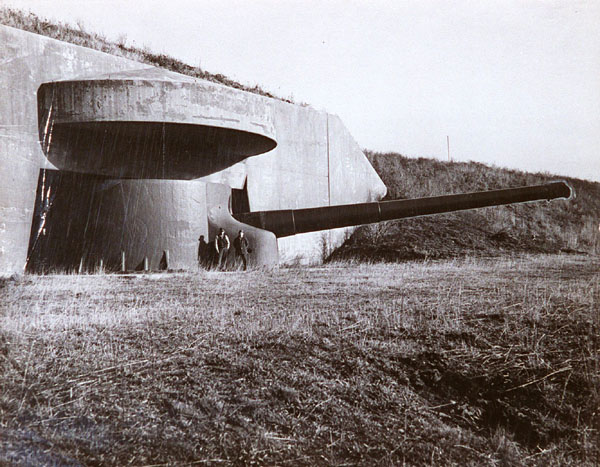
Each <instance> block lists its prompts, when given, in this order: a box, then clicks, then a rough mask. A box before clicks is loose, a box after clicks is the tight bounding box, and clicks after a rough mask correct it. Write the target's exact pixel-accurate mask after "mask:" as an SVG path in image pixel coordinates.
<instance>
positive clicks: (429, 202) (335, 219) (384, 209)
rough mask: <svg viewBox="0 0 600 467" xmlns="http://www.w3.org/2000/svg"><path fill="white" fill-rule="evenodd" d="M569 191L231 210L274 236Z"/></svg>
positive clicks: (548, 188) (562, 187)
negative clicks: (265, 209) (244, 210)
mask: <svg viewBox="0 0 600 467" xmlns="http://www.w3.org/2000/svg"><path fill="white" fill-rule="evenodd" d="M572 194H573V191H572V189H571V187H570V186H569V184H567V183H566V182H562V181H560V182H552V183H547V184H545V185H536V186H526V187H520V188H508V189H504V190H492V191H479V192H474V193H463V194H457V195H445V196H432V197H428V198H415V199H401V200H394V201H380V202H374V203H361V204H341V205H337V206H325V207H319V208H307V209H284V210H277V211H256V212H247V213H240V214H235V215H234V217H235V218H236V219H237V220H238V221H240V222H243V223H244V224H248V225H252V226H254V227H258V228H260V229H264V230H269V231H271V232H273V233H274V234H275V236H276V237H288V236H290V235H296V234H299V233H303V232H315V231H318V230H327V229H335V228H338V227H349V226H353V225H361V224H371V223H374V222H381V221H387V220H392V219H403V218H408V217H418V216H428V215H431V214H441V213H445V212H452V211H462V210H465V209H476V208H484V207H488V206H500V205H504V204H513V203H525V202H528V201H538V200H544V199H545V200H548V201H549V200H552V199H556V198H570V197H571V196H572Z"/></svg>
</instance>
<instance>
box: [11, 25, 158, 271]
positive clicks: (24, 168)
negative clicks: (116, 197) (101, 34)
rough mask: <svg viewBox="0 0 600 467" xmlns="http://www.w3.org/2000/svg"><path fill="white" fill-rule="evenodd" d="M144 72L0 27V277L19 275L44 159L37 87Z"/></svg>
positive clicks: (120, 60) (123, 61)
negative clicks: (117, 72)
mask: <svg viewBox="0 0 600 467" xmlns="http://www.w3.org/2000/svg"><path fill="white" fill-rule="evenodd" d="M142 67H147V65H142V64H140V63H137V62H133V61H131V60H126V59H123V58H119V57H114V56H111V55H107V54H104V53H101V52H97V51H95V50H90V49H86V48H83V47H77V46H73V45H70V44H65V43H64V42H60V41H56V40H53V39H48V38H46V37H43V36H39V35H37V34H32V33H28V32H24V31H21V30H19V29H14V28H10V27H8V26H3V25H0V274H2V273H12V272H23V269H24V267H25V261H26V258H27V245H28V242H29V233H30V230H31V222H32V214H33V208H34V201H35V193H36V187H37V181H38V175H39V169H40V168H42V167H45V168H53V166H52V164H50V162H48V160H47V159H46V158H45V157H44V154H43V152H42V149H41V146H40V143H39V136H38V115H37V96H36V92H37V89H38V87H39V86H40V85H41V84H42V83H44V82H47V81H52V80H59V79H72V78H75V77H78V76H85V75H92V74H102V73H109V72H113V71H119V70H127V69H139V68H142Z"/></svg>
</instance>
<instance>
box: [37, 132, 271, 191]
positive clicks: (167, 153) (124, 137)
mask: <svg viewBox="0 0 600 467" xmlns="http://www.w3.org/2000/svg"><path fill="white" fill-rule="evenodd" d="M48 139H49V138H46V141H45V142H44V141H43V142H42V147H43V149H44V150H45V151H44V152H45V154H46V157H47V158H48V159H49V160H50V162H52V163H53V164H54V165H55V166H56V167H58V168H59V169H64V170H72V171H76V172H85V173H90V174H96V175H105V176H111V177H120V178H155V179H156V178H158V179H183V180H186V179H194V178H198V177H203V176H205V175H209V174H211V173H214V172H218V171H220V170H223V169H225V168H227V167H230V166H232V165H234V164H236V163H237V162H240V161H242V160H244V159H246V158H247V157H250V156H254V155H257V154H262V153H264V152H267V151H270V150H271V149H273V148H274V147H275V146H276V145H277V143H276V142H275V141H274V140H273V139H271V138H269V137H266V136H263V135H260V134H256V133H251V132H247V131H241V130H237V129H231V128H221V127H214V126H207V125H193V124H182V123H164V122H71V123H56V124H54V125H53V126H52V136H51V140H50V141H48Z"/></svg>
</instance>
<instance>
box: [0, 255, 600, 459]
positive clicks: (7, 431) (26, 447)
mask: <svg viewBox="0 0 600 467" xmlns="http://www.w3.org/2000/svg"><path fill="white" fill-rule="evenodd" d="M599 277H600V265H599V264H598V261H597V258H595V259H591V258H589V257H582V256H566V255H562V256H528V257H518V258H512V259H496V260H489V259H488V260H485V259H477V260H473V259H463V260H452V261H444V262H424V263H404V264H351V263H335V264H330V265H328V266H327V267H321V268H310V269H300V268H294V269H281V270H276V271H270V272H265V271H253V272H249V273H214V272H199V273H198V274H164V275H138V276H111V275H97V276H68V275H64V276H61V275H54V276H38V277H36V276H26V277H23V278H20V279H17V280H6V281H4V282H3V283H2V285H1V287H2V288H1V289H0V293H1V295H2V302H1V303H2V305H1V307H2V308H1V312H0V319H1V329H2V336H1V339H2V340H1V342H0V354H1V356H0V359H1V360H0V361H1V365H2V376H1V377H0V378H1V379H0V384H1V387H2V394H1V396H0V462H14V463H25V464H27V463H29V464H32V465H33V464H40V463H45V464H52V463H56V464H68V463H82V464H112V465H124V464H134V465H145V464H165V463H177V464H184V463H198V464H213V465H220V464H227V465H228V464H253V463H254V464H267V465H287V464H292V465H309V464H311V465H312V464H329V465H331V464H333V465H344V464H363V465H375V464H381V465H397V464H401V463H404V462H405V463H407V464H413V465H414V464H455V465H464V464H471V465H521V464H523V465H547V464H555V465H558V464H566V463H577V464H588V465H593V464H594V463H595V462H596V461H597V459H598V456H599V455H600V451H599V447H598V412H597V411H598V406H599V405H600V396H599V394H598V391H599V387H600V386H599V383H600V379H599V370H600V368H599V366H598V365H599V357H598V340H599V338H598V335H599V327H600V317H599V315H598V303H599V302H600V283H599Z"/></svg>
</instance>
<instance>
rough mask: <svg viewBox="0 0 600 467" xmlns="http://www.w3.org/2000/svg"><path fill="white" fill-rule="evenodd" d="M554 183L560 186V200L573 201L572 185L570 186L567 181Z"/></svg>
mask: <svg viewBox="0 0 600 467" xmlns="http://www.w3.org/2000/svg"><path fill="white" fill-rule="evenodd" d="M556 183H560V184H561V185H562V187H561V198H565V199H574V198H575V196H576V194H575V189H574V188H573V185H571V184H570V183H569V182H568V181H567V180H557V181H556Z"/></svg>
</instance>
